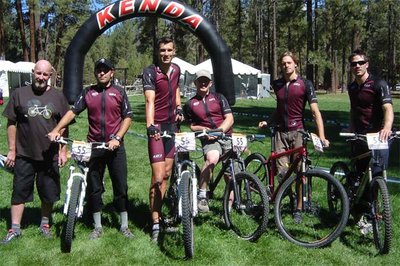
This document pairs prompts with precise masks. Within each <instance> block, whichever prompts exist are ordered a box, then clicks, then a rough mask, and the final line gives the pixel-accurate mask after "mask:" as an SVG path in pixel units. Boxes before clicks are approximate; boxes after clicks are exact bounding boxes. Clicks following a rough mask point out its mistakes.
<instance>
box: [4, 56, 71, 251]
mask: <svg viewBox="0 0 400 266" xmlns="http://www.w3.org/2000/svg"><path fill="white" fill-rule="evenodd" d="M52 69H53V68H52V66H51V64H50V63H49V62H48V61H46V60H39V61H38V62H37V63H36V65H35V67H34V69H33V76H34V83H33V84H32V85H30V86H26V87H21V88H17V89H16V90H15V91H14V92H13V93H12V94H11V96H10V99H9V102H8V104H7V106H6V108H5V109H4V111H3V115H4V116H5V117H6V118H7V119H8V123H7V137H8V154H7V160H6V163H5V164H6V166H7V167H13V168H14V180H13V192H12V198H11V229H10V230H9V231H8V234H7V236H6V237H5V238H4V239H3V241H2V243H3V244H7V243H9V242H10V241H12V240H14V239H17V238H18V237H19V236H21V219H22V215H23V212H24V208H25V203H26V202H31V201H33V191H34V183H35V179H36V187H37V190H38V194H39V197H40V200H41V203H42V204H41V217H42V219H41V223H40V227H39V230H40V232H41V233H42V235H43V236H45V237H47V238H48V237H51V236H52V234H51V230H50V218H51V217H50V216H51V212H52V209H53V203H54V202H56V201H58V200H59V199H60V174H59V166H64V165H65V163H66V161H67V156H66V147H63V148H59V144H57V143H52V142H51V141H50V140H48V139H47V138H45V136H46V134H47V132H49V131H50V130H51V129H52V128H53V127H55V126H56V125H57V122H58V121H60V119H61V117H62V116H63V115H64V114H65V113H66V112H67V111H68V109H69V105H68V102H67V100H66V99H65V97H64V95H63V94H62V92H61V91H57V90H56V89H54V88H53V87H51V86H49V85H48V81H49V79H50V77H51V75H52V73H53V71H52ZM63 132H65V130H63ZM63 132H61V133H63Z"/></svg>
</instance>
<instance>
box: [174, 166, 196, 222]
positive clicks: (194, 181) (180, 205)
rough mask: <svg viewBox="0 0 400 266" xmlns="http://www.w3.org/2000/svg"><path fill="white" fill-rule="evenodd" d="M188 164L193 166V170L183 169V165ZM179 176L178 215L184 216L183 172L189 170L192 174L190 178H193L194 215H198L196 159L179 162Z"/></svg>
mask: <svg viewBox="0 0 400 266" xmlns="http://www.w3.org/2000/svg"><path fill="white" fill-rule="evenodd" d="M184 165H186V166H189V167H190V168H191V171H189V170H183V171H182V167H183V166H184ZM177 169H178V178H177V180H176V182H177V187H178V195H177V197H178V215H179V217H182V191H183V188H182V187H181V185H182V182H181V178H182V173H183V172H185V171H187V172H189V173H190V174H191V175H190V177H189V178H190V179H191V182H190V184H191V188H190V189H191V192H192V193H191V195H192V199H191V202H192V217H196V216H197V213H198V210H197V177H196V163H195V162H194V161H189V160H185V161H183V162H181V163H179V164H178V167H177Z"/></svg>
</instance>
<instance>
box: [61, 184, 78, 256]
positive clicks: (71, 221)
mask: <svg viewBox="0 0 400 266" xmlns="http://www.w3.org/2000/svg"><path fill="white" fill-rule="evenodd" d="M81 188H82V179H81V178H80V177H75V178H74V180H73V181H72V186H71V195H70V200H69V206H68V212H67V219H66V221H65V223H64V227H63V232H62V233H61V251H62V252H64V253H69V252H71V246H72V239H73V237H74V230H75V224H76V219H77V213H76V209H77V207H78V204H79V197H80V194H81Z"/></svg>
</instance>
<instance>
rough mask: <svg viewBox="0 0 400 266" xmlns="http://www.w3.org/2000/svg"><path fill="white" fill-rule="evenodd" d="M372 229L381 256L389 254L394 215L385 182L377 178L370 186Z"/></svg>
mask: <svg viewBox="0 0 400 266" xmlns="http://www.w3.org/2000/svg"><path fill="white" fill-rule="evenodd" d="M370 195H371V213H372V228H373V233H374V243H375V247H376V249H377V250H378V252H379V254H387V253H389V250H390V246H391V242H392V214H391V208H390V199H389V192H388V188H387V185H386V182H385V180H384V179H383V178H382V177H375V178H374V179H373V180H372V182H371V184H370Z"/></svg>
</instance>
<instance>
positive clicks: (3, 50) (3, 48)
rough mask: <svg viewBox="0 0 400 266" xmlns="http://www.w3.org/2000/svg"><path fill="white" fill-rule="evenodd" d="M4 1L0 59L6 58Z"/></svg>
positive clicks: (0, 6) (0, 11)
mask: <svg viewBox="0 0 400 266" xmlns="http://www.w3.org/2000/svg"><path fill="white" fill-rule="evenodd" d="M3 14H4V2H3V1H0V59H1V60H4V59H5V58H6V40H5V36H4V17H3Z"/></svg>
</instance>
